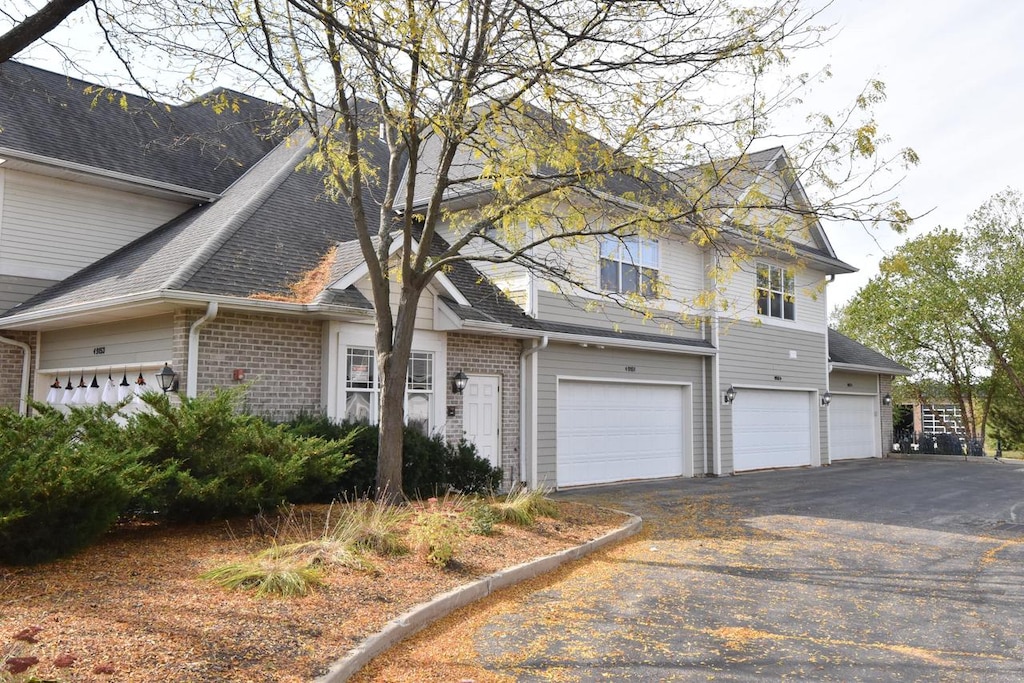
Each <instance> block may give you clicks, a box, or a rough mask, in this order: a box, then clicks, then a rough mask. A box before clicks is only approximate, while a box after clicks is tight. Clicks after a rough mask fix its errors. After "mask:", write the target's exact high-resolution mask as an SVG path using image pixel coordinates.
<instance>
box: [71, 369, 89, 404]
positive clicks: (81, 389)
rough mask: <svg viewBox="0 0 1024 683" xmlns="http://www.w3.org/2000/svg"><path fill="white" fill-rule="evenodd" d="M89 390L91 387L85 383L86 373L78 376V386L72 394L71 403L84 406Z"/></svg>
mask: <svg viewBox="0 0 1024 683" xmlns="http://www.w3.org/2000/svg"><path fill="white" fill-rule="evenodd" d="M88 390H89V387H87V386H86V385H85V375H82V376H81V377H79V378H78V386H77V387H75V393H74V394H73V395H72V396H71V405H75V406H84V405H85V394H86V392H87V391H88Z"/></svg>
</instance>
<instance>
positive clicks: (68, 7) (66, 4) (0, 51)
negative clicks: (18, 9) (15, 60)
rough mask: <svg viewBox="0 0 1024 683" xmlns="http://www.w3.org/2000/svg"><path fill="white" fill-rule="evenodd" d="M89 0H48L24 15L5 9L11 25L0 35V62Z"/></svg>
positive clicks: (40, 36)
mask: <svg viewBox="0 0 1024 683" xmlns="http://www.w3.org/2000/svg"><path fill="white" fill-rule="evenodd" d="M89 1H90V0H49V2H47V3H46V4H45V5H43V6H42V7H40V8H39V9H38V10H36V11H35V12H32V13H31V14H26V15H25V16H21V15H18V16H14V15H12V14H9V13H8V12H7V11H5V12H4V14H6V15H7V18H8V19H9V20H10V21H11V22H12V23H13V26H12V27H11V28H10V29H9V30H8V31H7V32H6V33H4V34H3V35H0V64H2V63H3V62H6V61H7V60H8V59H10V58H12V57H14V56H15V55H16V54H18V53H19V52H21V51H22V50H24V49H25V48H27V47H28V46H29V45H31V44H32V43H34V42H36V41H37V40H39V39H40V38H42V37H43V36H45V35H46V34H47V33H49V32H50V31H52V30H53V29H55V28H57V26H59V25H60V24H61V22H63V21H64V20H65V19H67V18H68V17H69V16H71V15H72V14H73V13H74V12H75V11H76V10H78V9H79V8H81V7H83V6H85V4H86V3H88V2H89Z"/></svg>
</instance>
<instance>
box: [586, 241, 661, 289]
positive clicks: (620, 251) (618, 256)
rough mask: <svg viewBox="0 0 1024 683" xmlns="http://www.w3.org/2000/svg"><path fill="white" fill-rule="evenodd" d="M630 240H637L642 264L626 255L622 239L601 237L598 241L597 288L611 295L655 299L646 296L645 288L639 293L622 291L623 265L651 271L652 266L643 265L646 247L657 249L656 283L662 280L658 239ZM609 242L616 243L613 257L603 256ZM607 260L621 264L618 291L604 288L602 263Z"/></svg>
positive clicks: (639, 274)
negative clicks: (651, 246) (631, 295)
mask: <svg viewBox="0 0 1024 683" xmlns="http://www.w3.org/2000/svg"><path fill="white" fill-rule="evenodd" d="M630 239H636V240H637V244H638V245H639V247H640V257H641V258H640V259H639V260H640V263H636V262H634V261H633V260H632V259H630V258H628V254H627V253H625V247H624V245H623V244H622V240H621V239H619V238H617V237H613V236H603V237H601V238H600V239H599V240H598V246H597V286H598V289H599V290H601V291H603V292H608V293H610V294H625V295H627V296H628V295H630V294H637V295H639V296H642V297H644V298H645V299H654V298H656V297H655V296H654V295H653V293H648V294H645V293H644V292H643V288H642V287H640V288H639V289H638V291H636V292H625V291H623V290H622V267H621V266H622V265H623V264H625V265H629V266H633V267H635V268H638V269H640V271H642V270H643V269H644V268H648V269H651V266H645V265H643V254H644V252H645V250H646V249H645V245H654V246H655V247H656V248H657V256H658V257H657V259H656V263H655V265H654V267H653V270H654V281H655V282H658V281H659V279H660V278H661V275H662V262H661V251H662V244H661V242H660V241H659V240H657V239H653V238H649V237H641V236H639V235H636V236H630ZM608 242H610V243H614V244H615V245H616V253H615V255H613V256H608V257H606V256H603V255H602V251H603V247H604V244H605V243H608ZM648 248H649V247H648ZM605 260H608V261H614V262H616V263H618V264H619V282H618V285H619V286H618V287H617V288H616V289H606V288H605V286H604V277H603V275H602V273H601V271H602V268H601V262H602V261H605ZM637 275H638V277H641V273H639V272H638V274H637ZM641 282H642V279H641V280H638V282H637V285H640V283H641Z"/></svg>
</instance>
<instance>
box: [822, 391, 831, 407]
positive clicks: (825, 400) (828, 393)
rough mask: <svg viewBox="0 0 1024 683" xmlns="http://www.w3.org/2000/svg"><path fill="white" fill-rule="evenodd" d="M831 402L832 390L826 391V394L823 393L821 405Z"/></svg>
mask: <svg viewBox="0 0 1024 683" xmlns="http://www.w3.org/2000/svg"><path fill="white" fill-rule="evenodd" d="M831 402H832V392H831V391H826V392H825V393H824V394H822V395H821V405H823V406H827V405H828V404H829V403H831Z"/></svg>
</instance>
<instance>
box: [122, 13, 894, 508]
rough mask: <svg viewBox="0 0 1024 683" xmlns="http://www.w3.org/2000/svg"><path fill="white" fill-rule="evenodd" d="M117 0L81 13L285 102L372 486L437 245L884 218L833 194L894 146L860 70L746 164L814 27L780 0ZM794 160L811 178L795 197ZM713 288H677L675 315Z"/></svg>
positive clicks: (394, 465) (559, 258)
mask: <svg viewBox="0 0 1024 683" xmlns="http://www.w3.org/2000/svg"><path fill="white" fill-rule="evenodd" d="M137 1H138V8H137V11H133V12H127V13H117V14H116V15H115V14H110V15H107V16H105V17H104V21H106V22H110V24H111V26H114V27H116V31H115V32H116V33H117V34H118V35H120V36H123V37H124V39H125V40H129V41H135V42H137V43H139V44H142V45H143V46H145V48H146V50H147V54H156V53H157V51H160V50H162V51H164V52H165V53H166V54H167V55H170V56H172V57H173V60H172V61H173V63H174V64H176V65H178V66H181V67H183V68H185V69H187V70H188V71H190V73H191V74H192V76H193V77H194V78H196V79H200V80H206V79H207V78H209V77H218V76H219V77H225V76H227V75H228V74H230V76H231V77H232V78H233V79H234V82H235V84H236V87H238V88H239V89H240V90H243V91H246V92H258V93H262V94H265V95H267V96H268V97H273V98H275V99H278V100H281V101H283V102H286V103H287V104H288V105H289V106H290V110H289V113H290V119H289V121H287V122H286V123H287V125H295V124H298V125H299V126H301V127H303V128H305V130H306V131H307V132H308V134H309V136H310V138H311V140H312V143H311V146H312V148H313V153H312V154H311V156H310V157H309V160H308V162H307V165H309V166H311V167H315V168H316V169H318V170H320V171H322V173H323V175H324V182H325V185H326V188H327V190H328V191H329V194H330V195H331V196H333V197H336V198H337V199H338V200H339V201H344V202H346V203H347V204H348V206H349V208H350V209H351V213H352V216H353V217H354V222H355V229H356V232H357V234H358V238H359V245H360V248H361V251H362V256H363V258H364V259H365V261H366V263H367V264H368V266H369V280H370V283H371V287H372V294H373V296H372V298H373V304H374V308H375V311H376V313H375V315H376V318H375V325H376V354H377V366H378V372H379V378H380V382H381V386H380V389H381V391H380V395H379V400H380V411H379V414H380V422H381V437H380V452H379V458H378V480H377V481H378V486H381V487H386V488H387V489H388V490H390V491H391V492H392V494H397V492H399V491H400V490H401V473H402V459H401V444H402V425H403V420H404V394H405V381H406V367H407V364H408V360H409V356H410V351H411V344H412V337H413V328H414V322H415V313H416V307H417V303H418V302H419V300H420V297H421V295H422V294H423V292H424V290H425V288H426V287H427V286H428V284H429V283H430V282H431V280H432V279H433V278H434V277H435V276H436V275H437V274H438V273H441V272H443V271H444V270H445V269H447V268H450V267H453V265H454V264H455V263H456V262H459V261H478V262H492V263H493V262H498V263H504V262H512V263H517V264H520V265H522V266H524V267H526V268H530V269H532V270H535V271H539V272H541V273H542V274H543V275H544V276H545V277H547V278H548V279H550V280H551V281H552V282H555V283H563V284H564V285H566V286H570V287H577V288H584V287H586V286H587V283H586V282H584V281H583V280H581V279H580V278H579V277H576V276H574V270H573V268H572V267H571V261H572V254H573V253H575V251H576V250H578V249H579V248H580V245H581V244H583V243H584V242H585V241H586V240H588V239H589V240H593V238H594V237H596V236H600V235H609V236H613V237H626V236H633V235H637V234H663V233H665V232H667V231H669V230H678V231H681V232H680V234H682V235H684V238H686V237H687V236H688V237H689V239H692V240H694V241H695V242H698V243H700V244H702V245H714V246H716V247H717V248H719V249H721V250H722V251H723V252H726V253H728V254H729V255H732V256H736V257H738V258H743V257H749V256H751V255H752V254H753V253H754V251H755V249H769V248H777V249H783V250H789V249H791V248H792V247H791V246H790V245H789V243H788V242H787V241H786V238H787V237H788V236H792V235H793V234H794V233H798V232H806V230H807V229H808V226H809V225H810V224H811V223H813V221H814V220H816V219H818V218H820V217H822V216H839V217H846V218H857V219H862V220H867V221H886V222H890V223H894V224H896V225H898V226H899V225H902V224H904V223H905V222H906V220H907V215H906V214H905V213H904V212H903V211H902V209H900V207H899V206H898V204H896V203H894V202H889V201H881V202H879V201H874V200H868V201H866V202H858V201H856V200H855V199H854V198H853V196H852V195H850V194H848V192H849V191H850V189H851V187H854V188H855V187H861V188H863V187H864V183H865V182H866V179H867V178H869V177H870V176H871V175H872V174H873V173H875V172H877V171H878V170H879V169H881V168H883V167H885V166H887V165H889V164H890V163H892V162H893V161H894V160H895V161H900V162H902V161H907V160H913V154H912V152H910V151H909V150H905V151H901V152H898V153H897V154H895V155H894V157H893V158H892V159H887V158H884V157H883V156H882V155H881V153H880V151H879V148H878V147H877V145H878V144H879V143H881V141H882V137H881V136H880V135H879V134H878V133H877V126H876V124H875V122H874V120H873V119H872V117H871V108H872V106H873V105H874V104H875V103H877V102H878V101H879V100H880V99H881V98H882V97H883V96H884V90H883V88H882V86H881V84H880V83H872V84H870V85H869V87H868V88H867V89H865V91H864V92H863V93H861V95H860V96H859V97H858V98H857V99H856V101H855V102H854V103H853V104H851V106H850V109H849V110H848V111H845V112H840V113H839V114H838V115H832V116H820V117H817V118H816V119H815V120H814V121H812V123H811V124H810V125H809V126H808V130H806V131H799V132H794V131H787V132H788V133H789V135H790V137H793V138H796V139H799V140H800V141H801V142H800V144H799V145H797V146H796V148H795V149H794V151H795V156H794V161H795V168H794V171H793V174H792V176H790V177H789V178H788V179H784V182H783V183H782V184H781V186H779V185H778V184H777V183H778V182H779V181H778V178H777V177H776V178H774V179H772V180H765V181H764V182H761V180H760V179H758V178H756V177H751V173H754V170H753V169H752V168H751V167H749V165H745V160H746V159H747V157H745V154H746V153H747V152H748V151H749V150H751V148H752V146H755V145H758V144H761V143H762V141H763V140H764V139H765V138H766V136H767V135H769V134H770V133H771V132H772V117H773V115H775V114H776V113H778V112H779V111H781V110H783V109H785V108H786V107H787V106H788V105H789V104H791V103H792V102H794V101H795V100H796V98H797V96H798V94H799V93H800V91H801V89H802V88H803V87H805V86H806V84H807V82H808V79H807V77H806V76H794V77H787V75H786V74H785V68H786V66H787V64H788V60H789V58H790V56H791V54H792V52H793V51H796V50H801V49H805V48H808V47H811V46H814V45H817V44H819V43H820V41H821V40H822V36H823V33H822V30H821V29H819V28H817V27H815V26H814V21H815V16H814V14H813V12H808V11H805V10H803V9H802V8H801V7H800V5H799V3H798V2H797V1H796V0H770V1H768V2H762V3H756V4H751V3H737V4H735V5H733V4H732V3H731V2H729V1H728V0H697V1H696V2H692V1H686V2H683V1H681V0H667V1H664V2H649V1H631V0H622V1H618V2H597V1H596V0H584V1H580V0H376V1H373V2H365V1H362V0H359V1H356V0H234V1H233V2H219V1H214V0H173V1H172V2H166V3H148V2H143V1H142V0H137ZM268 93H270V94H269V95H268ZM371 136H372V137H374V138H376V137H378V136H379V139H380V141H381V142H382V144H383V148H386V154H384V155H383V158H381V157H374V156H373V155H374V154H377V153H379V151H380V149H381V147H380V146H378V145H377V144H376V143H374V144H373V145H370V144H367V141H368V140H369V138H370V137H371ZM374 150H376V152H375V151H374ZM794 180H801V181H802V182H803V183H804V184H805V185H807V184H810V185H813V186H816V187H817V188H818V189H821V190H822V193H823V194H822V196H820V197H818V199H820V202H819V203H818V204H817V205H816V207H815V208H811V207H809V206H808V205H807V204H806V202H804V201H802V198H800V197H797V196H796V194H795V193H794V192H793V191H792V190H793V187H794V186H793V184H792V182H793V181H794ZM772 183H776V185H772ZM453 198H461V200H462V201H461V202H460V203H459V208H460V211H458V212H456V211H455V210H454V205H453V203H452V200H453ZM751 222H756V223H757V226H756V227H755V226H753V225H751ZM442 233H443V234H444V235H445V237H446V238H447V239H446V241H445V242H443V243H442V242H439V241H438V240H437V237H438V236H439V234H442ZM740 238H742V239H740ZM751 244H753V245H754V246H753V247H751ZM658 294H661V295H664V294H665V292H662V291H659V292H658ZM619 303H621V304H622V305H625V306H630V307H634V308H637V309H639V310H649V308H650V306H651V304H650V302H649V301H647V300H644V299H643V298H641V297H632V298H630V297H624V298H620V300H619ZM713 303H714V302H710V301H708V300H707V298H706V297H704V296H703V294H702V293H694V295H693V299H692V300H689V301H685V302H680V304H681V306H682V310H683V311H684V312H691V313H695V314H699V313H700V312H702V311H706V310H707V306H709V305H713Z"/></svg>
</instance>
